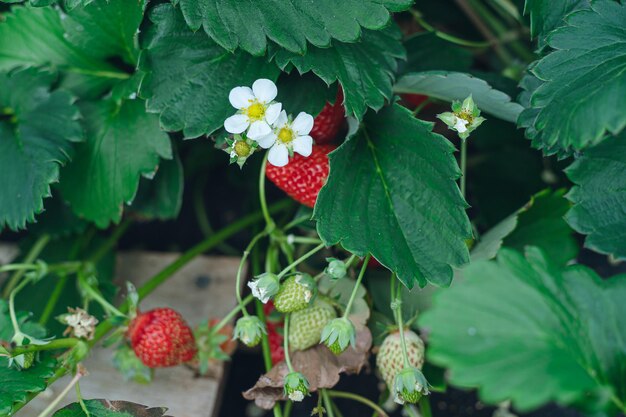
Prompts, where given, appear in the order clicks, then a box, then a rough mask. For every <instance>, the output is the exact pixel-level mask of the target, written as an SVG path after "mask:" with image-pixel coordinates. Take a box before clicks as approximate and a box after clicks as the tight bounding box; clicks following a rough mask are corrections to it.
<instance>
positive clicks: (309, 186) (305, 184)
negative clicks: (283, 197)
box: [265, 145, 336, 207]
mask: <svg viewBox="0 0 626 417" xmlns="http://www.w3.org/2000/svg"><path fill="white" fill-rule="evenodd" d="M335 149H336V146H335V145H320V146H313V152H312V153H311V155H310V156H309V157H307V158H305V157H303V156H301V155H299V154H295V155H294V157H293V158H292V159H291V161H289V163H288V164H287V165H285V166H284V167H277V166H274V165H272V164H267V167H266V169H265V174H266V175H267V178H269V179H270V181H272V182H273V183H274V184H276V186H278V188H280V189H282V190H283V191H284V192H286V193H287V194H289V196H290V197H291V198H293V199H294V200H296V201H298V202H300V203H302V204H304V205H305V206H309V207H313V206H315V200H316V199H317V194H318V193H319V192H320V189H321V188H322V186H323V185H324V184H325V183H326V178H328V171H329V164H328V153H329V152H332V151H334V150H335Z"/></svg>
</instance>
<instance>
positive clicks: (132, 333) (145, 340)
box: [126, 308, 197, 368]
mask: <svg viewBox="0 0 626 417" xmlns="http://www.w3.org/2000/svg"><path fill="white" fill-rule="evenodd" d="M126 336H127V338H128V340H130V344H131V346H132V348H133V350H134V351H135V354H136V355H137V357H138V358H139V359H141V361H142V362H143V364H144V365H146V366H148V367H150V368H164V367H168V366H176V365H179V364H181V363H184V362H188V361H190V360H191V359H193V357H194V355H195V354H196V351H197V348H196V342H195V339H194V336H193V332H192V330H191V329H190V328H189V326H188V325H187V323H186V322H185V320H184V319H183V317H182V316H181V315H180V314H179V313H178V312H176V311H174V310H172V309H171V308H156V309H154V310H150V311H146V312H145V313H139V314H138V315H137V317H135V318H134V319H133V321H132V322H131V323H130V326H129V327H128V332H127V334H126Z"/></svg>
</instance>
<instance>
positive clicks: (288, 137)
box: [278, 127, 293, 143]
mask: <svg viewBox="0 0 626 417" xmlns="http://www.w3.org/2000/svg"><path fill="white" fill-rule="evenodd" d="M278 139H279V140H280V141H281V142H282V143H289V142H291V141H292V140H293V130H291V129H289V128H288V127H283V128H282V129H280V131H279V132H278Z"/></svg>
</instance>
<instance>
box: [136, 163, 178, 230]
mask: <svg viewBox="0 0 626 417" xmlns="http://www.w3.org/2000/svg"><path fill="white" fill-rule="evenodd" d="M183 180H184V175H183V164H182V163H181V161H180V158H179V157H178V155H174V158H173V159H171V160H167V161H163V162H162V163H161V165H159V169H158V171H157V173H156V175H155V176H154V178H153V179H151V180H149V179H146V178H142V179H141V181H140V182H139V189H138V190H137V196H135V199H134V200H133V204H132V205H131V206H130V207H129V209H130V211H132V212H133V213H135V214H137V215H138V216H139V217H140V218H141V219H142V220H154V219H159V220H168V219H175V218H176V217H178V213H180V208H181V206H182V204H183V185H184V183H183Z"/></svg>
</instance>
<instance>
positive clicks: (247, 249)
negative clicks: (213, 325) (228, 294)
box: [235, 230, 267, 316]
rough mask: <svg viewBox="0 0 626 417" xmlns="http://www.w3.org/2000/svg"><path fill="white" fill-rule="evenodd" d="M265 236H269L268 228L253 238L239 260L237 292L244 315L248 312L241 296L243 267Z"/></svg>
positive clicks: (238, 301)
mask: <svg viewBox="0 0 626 417" xmlns="http://www.w3.org/2000/svg"><path fill="white" fill-rule="evenodd" d="M265 236H267V230H264V231H262V232H261V233H259V234H257V235H256V236H254V237H253V238H252V240H251V241H250V243H249V244H248V246H247V247H246V250H245V251H244V252H243V256H242V257H241V261H240V262H239V268H238V269H237V279H236V281H235V294H236V296H237V303H239V307H240V308H241V312H242V313H243V315H244V316H248V312H247V311H246V309H245V308H244V306H243V300H242V298H241V274H242V272H243V267H244V265H245V264H246V260H247V259H248V256H249V255H250V252H251V251H252V248H254V245H256V244H257V242H258V241H259V240H260V239H262V238H263V237H265Z"/></svg>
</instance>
